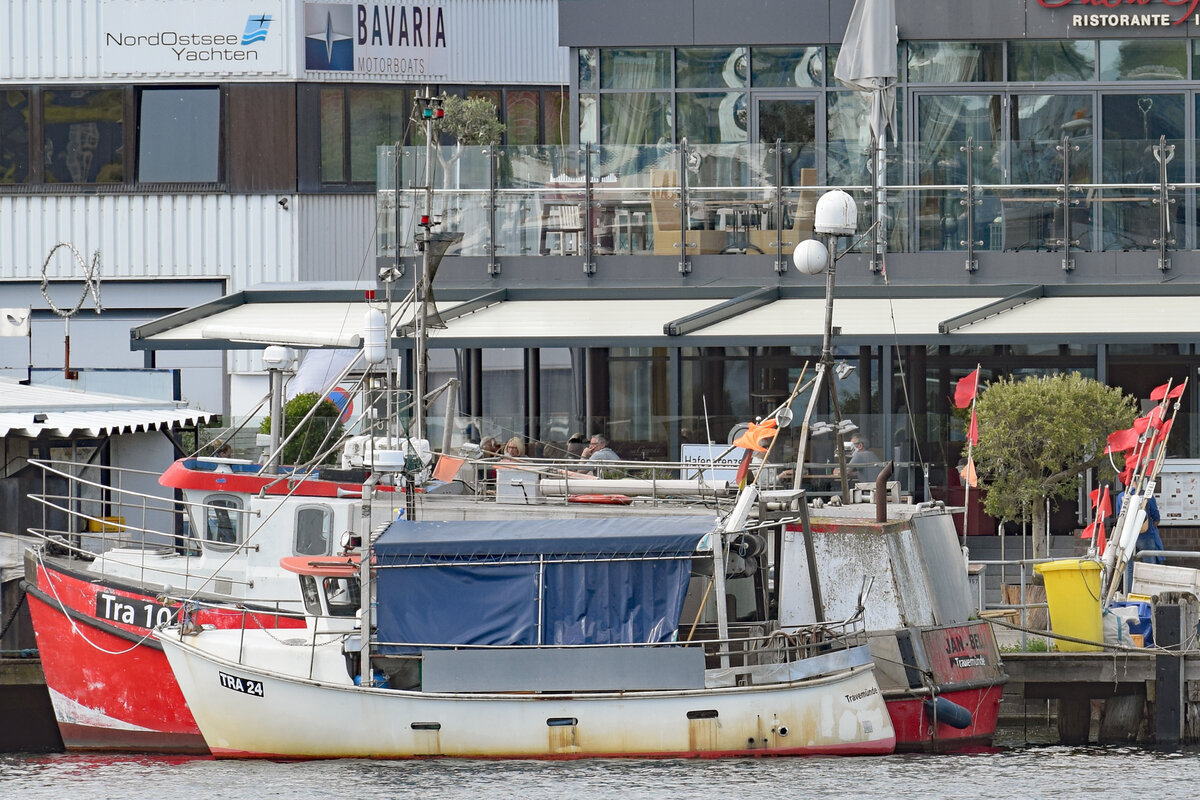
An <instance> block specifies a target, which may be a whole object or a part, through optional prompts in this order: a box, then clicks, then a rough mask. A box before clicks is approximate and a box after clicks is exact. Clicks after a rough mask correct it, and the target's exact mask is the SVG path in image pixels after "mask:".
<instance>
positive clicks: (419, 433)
mask: <svg viewBox="0 0 1200 800" xmlns="http://www.w3.org/2000/svg"><path fill="white" fill-rule="evenodd" d="M416 100H417V102H418V103H420V104H421V117H422V119H424V121H425V212H424V213H423V214H422V215H421V224H420V227H421V228H423V229H424V232H420V231H418V232H417V249H418V250H420V251H421V268H420V269H419V270H418V271H417V272H416V274H415V275H413V292H414V297H413V302H414V308H415V332H416V342H415V344H414V354H413V359H414V362H413V393H414V396H413V434H414V437H413V438H416V439H424V438H425V383H426V374H425V348H426V342H425V337H426V335H427V334H426V310H427V309H426V307H425V306H426V303H427V302H428V294H429V293H428V285H427V280H428V277H427V276H428V275H429V270H430V264H429V259H430V238H431V237H430V229H431V228H432V227H433V224H434V223H433V148H434V142H433V137H434V132H433V124H434V121H435V120H439V119H441V118H442V117H443V116H445V111H444V110H443V109H442V101H441V98H438V97H434V96H433V91H432V89H431V87H429V86H426V87H425V94H424V95H423V96H420V97H417V98H416Z"/></svg>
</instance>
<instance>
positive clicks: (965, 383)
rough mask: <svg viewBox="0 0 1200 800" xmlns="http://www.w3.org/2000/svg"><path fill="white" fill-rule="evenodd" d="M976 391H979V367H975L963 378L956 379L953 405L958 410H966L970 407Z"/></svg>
mask: <svg viewBox="0 0 1200 800" xmlns="http://www.w3.org/2000/svg"><path fill="white" fill-rule="evenodd" d="M977 391H979V367H976V368H975V369H974V371H972V372H971V373H970V374H968V375H967V376H966V377H965V378H959V379H958V383H957V384H956V385H955V387H954V405H955V406H956V407H958V408H966V407H967V406H969V405H971V403H972V402H973V401H974V400H975V393H976V392H977Z"/></svg>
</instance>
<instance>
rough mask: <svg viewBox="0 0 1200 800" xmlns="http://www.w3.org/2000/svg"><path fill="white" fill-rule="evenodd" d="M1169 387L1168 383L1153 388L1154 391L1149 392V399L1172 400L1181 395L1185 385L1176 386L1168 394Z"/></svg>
mask: <svg viewBox="0 0 1200 800" xmlns="http://www.w3.org/2000/svg"><path fill="white" fill-rule="evenodd" d="M1170 385H1171V384H1169V383H1164V384H1163V385H1162V386H1155V387H1154V391H1152V392H1150V399H1151V400H1155V401H1158V400H1162V399H1163V398H1164V397H1165V398H1166V399H1168V400H1174V399H1176V398H1177V397H1179V396H1180V395H1181V394H1183V387H1184V386H1186V385H1187V384H1184V383H1180V384H1176V386H1175V388H1174V389H1172V390H1171V391H1169V392H1168V391H1167V387H1168V386H1170Z"/></svg>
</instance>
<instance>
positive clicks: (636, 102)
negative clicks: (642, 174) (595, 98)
mask: <svg viewBox="0 0 1200 800" xmlns="http://www.w3.org/2000/svg"><path fill="white" fill-rule="evenodd" d="M582 117H583V115H582V114H580V122H581V124H582V121H583V120H582ZM600 141H601V142H602V143H603V144H655V143H657V142H669V141H672V138H671V93H670V92H613V93H609V94H602V95H600Z"/></svg>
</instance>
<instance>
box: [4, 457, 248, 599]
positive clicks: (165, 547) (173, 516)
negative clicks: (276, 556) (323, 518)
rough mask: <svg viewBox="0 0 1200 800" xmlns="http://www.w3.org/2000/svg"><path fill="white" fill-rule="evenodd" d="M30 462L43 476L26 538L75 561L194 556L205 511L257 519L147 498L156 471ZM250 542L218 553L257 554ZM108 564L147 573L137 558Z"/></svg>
mask: <svg viewBox="0 0 1200 800" xmlns="http://www.w3.org/2000/svg"><path fill="white" fill-rule="evenodd" d="M29 463H30V464H31V465H33V466H35V467H37V468H39V469H41V470H42V485H41V491H40V492H36V493H32V494H31V495H30V499H32V500H33V501H34V502H35V503H38V504H39V505H41V507H42V515H41V519H40V520H39V521H38V522H39V524H35V525H32V526H29V527H28V529H27V531H28V532H29V533H30V534H32V535H34V536H36V537H38V538H40V539H42V540H44V541H46V542H49V543H51V544H52V545H53V546H54V547H56V548H59V549H60V550H62V551H64V552H66V553H68V554H69V555H70V556H71V557H73V558H75V557H78V558H81V559H88V560H94V559H96V558H99V557H100V556H101V555H104V554H106V553H111V551H113V550H115V549H119V548H134V549H138V550H140V551H142V554H143V555H144V554H145V553H146V552H169V553H196V552H199V551H200V549H201V546H202V544H204V540H203V539H202V538H200V537H197V536H195V535H194V534H193V533H192V531H193V530H196V529H197V526H196V525H195V524H194V523H193V521H194V520H201V521H202V520H204V519H205V518H206V515H208V514H209V512H210V511H213V512H216V511H220V512H226V513H237V514H240V515H244V516H250V515H253V514H254V513H255V512H253V511H247V510H243V509H237V510H236V511H234V510H231V509H230V508H229V507H228V506H224V505H218V504H210V503H203V502H195V501H187V500H183V499H178V500H177V499H174V498H171V497H164V496H163V495H161V494H156V493H154V492H153V491H147V489H148V488H149V487H151V486H157V485H158V484H157V481H158V477H159V474H160V473H158V472H152V471H148V470H141V469H135V468H131V467H115V466H109V465H98V464H88V463H84V462H75V461H68V460H60V459H30V461H29ZM250 539H251V537H250V536H249V535H247V536H246V537H245V538H244V539H243V541H241V542H237V543H222V544H221V545H220V549H221V550H222V552H226V553H237V552H244V551H246V550H252V549H255V548H256V547H257V545H255V544H254V543H253V542H252V541H250ZM209 544H213V543H211V542H210V543H209ZM106 559H107V560H111V561H112V562H113V563H114V564H116V563H120V564H121V565H122V566H128V567H130V568H133V569H142V568H144V566H145V565H144V563H143V561H142V559H141V558H140V557H135V558H133V559H132V560H130V559H128V558H121V557H118V556H113V555H109V556H106ZM106 563H107V561H106ZM154 569H155V572H156V573H157V574H159V575H164V574H169V575H174V576H178V577H180V578H188V577H190V576H191V573H190V572H189V571H187V570H182V571H179V570H170V569H164V568H163V567H162V565H161V564H155V566H154ZM230 580H231V581H233V582H237V583H242V584H245V583H246V582H245V581H238V580H237V579H236V578H232V577H231V578H230Z"/></svg>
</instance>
